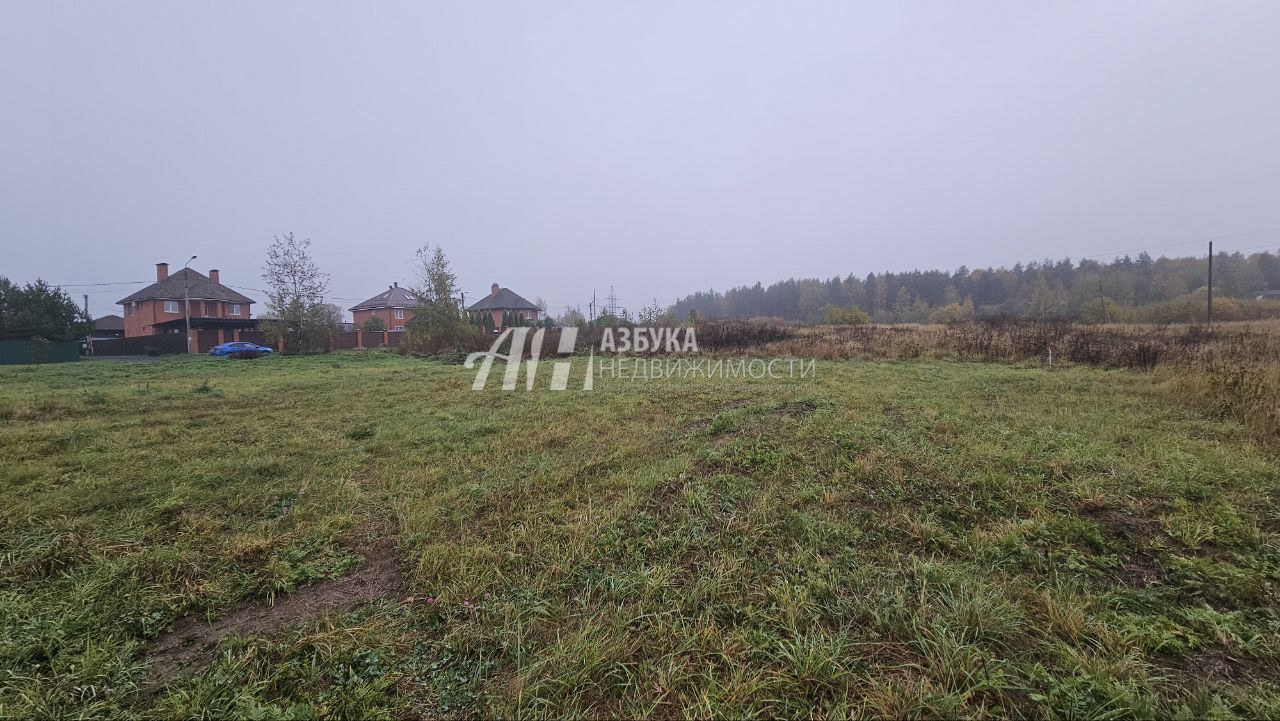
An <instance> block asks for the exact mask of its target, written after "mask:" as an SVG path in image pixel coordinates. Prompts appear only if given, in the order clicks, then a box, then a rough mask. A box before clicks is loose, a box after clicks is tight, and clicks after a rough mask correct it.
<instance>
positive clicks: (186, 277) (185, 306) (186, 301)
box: [182, 255, 196, 353]
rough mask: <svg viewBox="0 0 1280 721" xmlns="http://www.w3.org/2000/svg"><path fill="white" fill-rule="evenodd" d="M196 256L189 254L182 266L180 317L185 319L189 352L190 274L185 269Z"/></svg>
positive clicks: (189, 350)
mask: <svg viewBox="0 0 1280 721" xmlns="http://www.w3.org/2000/svg"><path fill="white" fill-rule="evenodd" d="M195 259H196V256H194V255H193V256H191V258H190V259H189V260H187V262H186V265H183V266H182V317H183V318H184V319H185V320H186V321H187V352H188V353H190V352H191V275H190V274H189V273H187V271H188V270H189V269H190V267H191V261H192V260H195Z"/></svg>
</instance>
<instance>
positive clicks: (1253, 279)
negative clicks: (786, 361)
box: [673, 252, 1280, 323]
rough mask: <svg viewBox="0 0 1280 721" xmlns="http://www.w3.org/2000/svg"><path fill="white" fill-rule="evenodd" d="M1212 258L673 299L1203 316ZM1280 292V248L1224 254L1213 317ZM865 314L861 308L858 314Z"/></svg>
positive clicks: (758, 312)
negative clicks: (1277, 251) (1278, 252)
mask: <svg viewBox="0 0 1280 721" xmlns="http://www.w3.org/2000/svg"><path fill="white" fill-rule="evenodd" d="M1207 272H1208V258H1203V257H1202V258H1164V257H1162V258H1158V259H1153V258H1152V257H1151V256H1150V255H1148V254H1147V253H1145V252H1144V253H1141V254H1139V255H1138V256H1137V257H1136V258H1134V257H1130V256H1128V255H1126V256H1124V257H1121V258H1117V259H1115V260H1113V261H1112V262H1110V263H1101V262H1098V261H1095V260H1081V261H1080V262H1079V263H1074V262H1072V261H1071V260H1070V259H1069V258H1068V259H1063V260H1060V261H1053V260H1045V261H1043V262H1031V263H1027V264H1025V265H1024V264H1022V263H1018V264H1017V265H1015V266H1013V267H1012V268H994V269H993V268H986V269H977V270H969V269H968V268H966V267H963V266H962V267H961V268H960V269H959V270H956V271H955V272H947V271H941V270H927V271H920V270H913V271H910V272H907V273H869V274H867V275H866V276H865V277H861V278H860V277H858V276H855V275H852V274H850V275H848V276H847V277H844V278H841V277H838V276H837V277H833V278H830V279H828V280H818V279H816V278H805V279H799V280H798V279H794V278H793V279H790V280H784V281H781V282H778V283H774V284H772V285H769V286H767V287H766V286H763V285H761V284H760V283H756V284H755V285H754V286H742V287H738V288H732V289H730V290H727V291H724V292H720V291H715V290H710V291H703V292H698V293H694V294H692V295H690V296H687V297H685V298H682V299H680V300H679V301H677V302H676V304H675V306H674V308H673V310H674V312H675V314H676V317H677V318H686V317H688V315H689V312H690V311H697V313H698V314H699V315H701V316H702V317H706V318H752V317H775V318H784V319H787V320H796V321H802V322H808V323H820V322H824V321H826V320H827V319H828V318H837V317H848V316H849V315H850V314H847V313H846V314H841V313H839V311H841V310H844V309H854V308H856V309H861V310H862V311H864V312H865V313H866V315H867V316H868V317H869V318H870V319H872V320H874V321H875V322H878V323H939V322H948V321H954V320H969V319H972V318H984V317H993V316H1022V317H1031V318H1065V319H1073V320H1079V321H1083V322H1089V323H1101V322H1121V321H1147V322H1156V323H1177V322H1195V321H1201V320H1203V319H1204V315H1205V305H1206V304H1205V300H1206V298H1205V296H1206V283H1205V281H1206V277H1207ZM1273 289H1277V290H1280V255H1276V254H1273V253H1270V252H1263V253H1254V254H1252V255H1247V256H1246V255H1243V254H1241V253H1238V252H1237V253H1227V252H1222V253H1218V254H1217V255H1216V256H1215V257H1214V261H1213V292H1214V317H1215V319H1220V320H1250V319H1256V318H1264V317H1278V316H1280V302H1276V301H1255V300H1254V298H1255V297H1256V296H1258V295H1260V294H1261V293H1263V292H1264V291H1267V290H1273ZM852 315H854V316H859V315H861V314H852Z"/></svg>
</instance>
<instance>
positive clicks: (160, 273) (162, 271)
mask: <svg viewBox="0 0 1280 721" xmlns="http://www.w3.org/2000/svg"><path fill="white" fill-rule="evenodd" d="M168 277H169V264H168V263H156V282H157V283H159V282H160V281H162V280H164V279H165V278H168Z"/></svg>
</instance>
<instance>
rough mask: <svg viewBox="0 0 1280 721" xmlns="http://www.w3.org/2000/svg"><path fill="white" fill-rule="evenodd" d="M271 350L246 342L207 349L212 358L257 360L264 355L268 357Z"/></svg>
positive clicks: (236, 342) (240, 341)
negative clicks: (226, 357)
mask: <svg viewBox="0 0 1280 721" xmlns="http://www.w3.org/2000/svg"><path fill="white" fill-rule="evenodd" d="M271 353H272V350H271V349H270V348H268V347H266V346H265V345H258V344H257V343H249V342H248V341H242V340H237V341H232V342H231V343H222V344H219V345H215V346H214V347H212V348H210V349H209V355H212V356H231V357H232V358H258V357H260V356H264V355H270V354H271Z"/></svg>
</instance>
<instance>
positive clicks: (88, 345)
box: [84, 293, 93, 355]
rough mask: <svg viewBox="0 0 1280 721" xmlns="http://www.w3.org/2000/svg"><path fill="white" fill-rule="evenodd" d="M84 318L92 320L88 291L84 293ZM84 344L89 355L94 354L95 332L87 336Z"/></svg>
mask: <svg viewBox="0 0 1280 721" xmlns="http://www.w3.org/2000/svg"><path fill="white" fill-rule="evenodd" d="M84 319H85V320H90V319H89V294H88V293H85V294H84ZM84 344H85V352H86V353H88V354H89V355H93V334H92V333H89V334H88V335H87V336H85V339H84Z"/></svg>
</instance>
